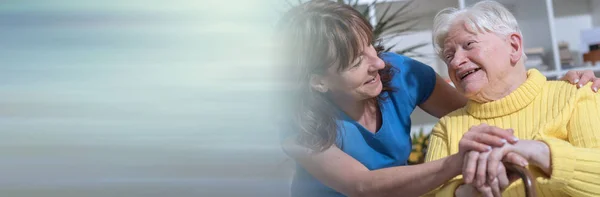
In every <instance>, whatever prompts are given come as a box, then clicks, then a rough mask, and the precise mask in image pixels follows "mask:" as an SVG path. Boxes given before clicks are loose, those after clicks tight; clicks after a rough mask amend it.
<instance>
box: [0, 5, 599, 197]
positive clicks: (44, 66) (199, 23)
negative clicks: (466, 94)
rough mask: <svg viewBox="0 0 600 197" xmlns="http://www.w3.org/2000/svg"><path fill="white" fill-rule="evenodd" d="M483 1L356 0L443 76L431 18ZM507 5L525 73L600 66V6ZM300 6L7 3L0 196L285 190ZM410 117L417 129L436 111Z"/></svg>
mask: <svg viewBox="0 0 600 197" xmlns="http://www.w3.org/2000/svg"><path fill="white" fill-rule="evenodd" d="M302 2H303V1H302ZM475 2H477V1H476V0H417V1H406V0H380V1H377V2H375V1H372V0H358V1H354V0H353V1H352V2H347V3H352V4H353V5H354V6H355V7H356V9H359V10H360V11H364V12H365V15H366V17H368V18H369V21H371V23H372V24H373V25H376V24H377V23H378V22H381V21H384V20H390V21H392V22H401V21H408V22H404V23H403V24H404V25H398V26H393V27H389V29H387V30H385V31H382V32H381V34H380V35H379V36H380V37H381V38H384V39H385V41H384V43H383V44H384V45H385V46H386V47H387V48H388V49H389V50H390V51H394V52H397V53H401V54H404V55H407V56H411V57H414V58H416V59H418V60H419V61H422V62H424V63H426V64H428V65H431V66H432V67H433V68H434V69H435V70H436V71H437V72H438V73H439V74H440V75H442V76H444V77H445V76H447V73H446V70H445V65H443V64H442V63H441V62H440V61H439V60H438V59H437V58H436V56H435V55H434V52H433V48H432V46H431V25H432V20H433V16H434V15H435V13H436V12H437V11H439V10H440V9H443V8H445V7H464V6H468V5H472V4H474V3H475ZM500 2H502V3H503V4H505V5H506V6H507V7H508V8H509V9H511V10H512V11H513V13H514V14H515V16H516V17H517V19H518V20H519V23H520V24H521V27H522V28H523V33H524V40H525V45H526V46H525V47H526V48H528V49H530V50H529V51H528V56H529V57H530V58H531V60H532V61H531V62H529V64H528V65H529V66H530V67H535V68H538V69H540V70H543V71H544V74H546V76H548V77H549V78H556V77H559V76H561V75H563V74H564V73H566V72H567V71H568V70H572V69H592V70H596V71H598V70H600V69H599V68H600V65H599V64H600V62H597V61H599V60H600V57H599V56H598V53H599V51H598V48H599V47H598V44H599V43H600V40H599V39H600V30H599V29H598V28H599V27H600V15H599V14H598V13H600V1H599V0H568V1H567V0H527V1H515V0H502V1H500ZM296 4H298V1H296V0H288V1H286V0H230V1H227V0H219V1H217V0H195V1H184V0H172V1H158V0H103V1H75V0H52V1H41V0H38V1H35V0H4V1H0V196H3V197H4V196H10V197H12V196H27V197H32V196H55V197H68V196H92V197H95V196H287V195H289V182H290V177H291V174H292V168H293V166H294V163H293V161H291V160H290V159H288V158H286V156H285V155H284V154H283V153H282V151H281V149H280V147H279V145H278V137H279V136H278V134H277V133H278V132H279V131H280V130H281V129H282V128H281V127H280V126H279V125H280V124H279V123H280V122H281V121H282V120H283V118H282V114H283V113H281V112H282V109H283V108H284V106H283V104H282V101H281V99H280V98H281V96H280V95H282V94H285V88H284V87H285V83H284V81H283V79H282V77H280V75H279V73H280V71H281V69H280V68H278V67H277V66H276V64H275V63H274V62H275V61H274V58H276V57H274V56H276V55H275V54H276V53H275V52H276V49H275V44H276V43H273V42H272V38H273V36H274V35H275V32H274V31H273V27H274V25H275V23H276V22H277V20H278V18H279V17H280V16H281V14H282V13H283V12H284V11H285V10H286V9H287V8H289V7H290V6H291V5H296ZM387 7H391V8H392V9H393V10H396V11H398V12H400V14H399V15H397V16H394V17H391V18H390V16H389V15H388V16H387V17H386V16H384V15H383V11H382V10H385V9H386V8H387ZM412 121H413V124H414V126H413V134H415V136H416V137H419V138H421V137H423V135H422V134H423V133H425V134H427V133H428V132H429V129H430V128H431V126H433V124H435V122H436V121H437V119H435V118H432V117H430V116H428V115H425V114H424V113H423V112H421V111H417V112H416V113H415V114H414V115H413V117H412ZM416 142H419V143H424V141H423V140H416ZM419 150H421V149H419ZM417 156H418V155H417Z"/></svg>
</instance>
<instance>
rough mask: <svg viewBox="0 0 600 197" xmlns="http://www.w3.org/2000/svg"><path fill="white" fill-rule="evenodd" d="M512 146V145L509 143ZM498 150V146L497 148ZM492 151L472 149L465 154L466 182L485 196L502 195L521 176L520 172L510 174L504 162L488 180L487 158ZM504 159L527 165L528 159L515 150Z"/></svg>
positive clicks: (464, 178) (464, 173)
mask: <svg viewBox="0 0 600 197" xmlns="http://www.w3.org/2000/svg"><path fill="white" fill-rule="evenodd" d="M508 146H510V145H508ZM495 150H498V148H495ZM490 154H491V152H484V153H479V152H476V151H471V152H469V153H467V155H466V156H465V161H464V164H463V180H464V181H465V183H466V184H469V185H471V186H472V187H473V188H476V190H477V191H478V192H479V193H481V195H483V196H495V197H499V196H502V191H504V189H506V188H507V187H508V186H509V185H510V184H511V183H512V182H514V181H515V180H517V179H518V178H519V176H518V174H514V173H511V174H509V173H508V172H507V171H506V168H505V166H504V164H503V163H500V164H499V165H498V168H497V170H496V173H497V176H495V177H492V178H491V179H489V180H486V175H487V173H486V172H487V167H488V166H487V160H488V157H489V155H490ZM503 160H504V161H507V162H510V163H515V164H517V165H526V163H527V160H526V159H525V158H523V157H522V156H520V155H518V154H517V153H514V152H509V153H507V154H506V156H505V157H504V159H503Z"/></svg>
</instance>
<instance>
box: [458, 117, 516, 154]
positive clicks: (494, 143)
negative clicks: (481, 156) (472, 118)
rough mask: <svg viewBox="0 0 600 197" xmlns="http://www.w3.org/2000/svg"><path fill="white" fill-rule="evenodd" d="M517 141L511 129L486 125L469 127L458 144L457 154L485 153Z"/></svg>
mask: <svg viewBox="0 0 600 197" xmlns="http://www.w3.org/2000/svg"><path fill="white" fill-rule="evenodd" d="M517 141H518V139H517V137H515V136H514V135H513V131H512V129H501V128H498V127H494V126H490V125H487V124H485V123H484V124H480V125H477V126H474V127H471V128H470V129H469V131H468V132H467V133H465V134H464V135H463V137H462V138H461V139H460V142H459V143H458V152H459V154H460V155H463V156H464V155H465V154H466V153H467V152H469V151H478V152H487V151H490V150H492V148H493V147H502V146H503V145H504V144H506V142H509V143H511V144H514V143H516V142H517Z"/></svg>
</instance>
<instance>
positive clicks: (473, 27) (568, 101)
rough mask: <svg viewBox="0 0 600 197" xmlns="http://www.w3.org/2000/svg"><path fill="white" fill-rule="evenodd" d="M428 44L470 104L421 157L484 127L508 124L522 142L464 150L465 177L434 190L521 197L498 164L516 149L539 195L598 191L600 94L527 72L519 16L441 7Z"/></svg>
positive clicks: (484, 6)
mask: <svg viewBox="0 0 600 197" xmlns="http://www.w3.org/2000/svg"><path fill="white" fill-rule="evenodd" d="M433 41H434V46H435V48H436V50H437V52H438V54H439V56H440V57H441V58H442V59H443V60H444V61H445V63H446V64H447V66H448V73H449V75H450V78H451V80H452V81H453V82H454V84H455V85H456V88H457V89H458V90H459V92H461V93H462V94H463V95H464V96H465V97H467V98H468V99H469V101H468V102H467V105H466V106H465V107H463V108H461V109H458V110H456V111H454V112H452V113H450V114H448V115H447V116H445V117H443V118H442V119H441V120H440V121H439V123H438V124H437V125H436V126H435V127H434V129H433V131H432V137H431V141H430V148H429V150H428V154H427V159H426V160H427V161H434V160H438V159H440V158H445V157H447V156H450V155H452V154H456V153H458V152H459V140H460V139H461V138H462V137H463V134H464V132H466V131H468V130H469V129H470V128H476V127H478V125H481V124H487V125H492V126H496V127H500V128H505V129H509V128H511V129H513V130H514V135H515V136H517V137H518V138H520V139H521V140H519V141H518V142H517V143H516V144H506V145H504V146H502V147H496V148H493V149H492V150H491V151H486V152H469V153H468V154H467V155H465V158H464V161H465V162H464V163H463V165H464V166H463V176H462V177H461V176H458V177H456V178H454V179H453V180H451V181H449V182H448V183H446V184H445V185H443V186H442V187H441V188H438V189H437V190H435V191H434V192H432V193H431V194H437V195H438V196H454V195H456V196H463V195H466V196H471V195H472V194H473V193H470V192H472V191H475V192H481V193H483V194H484V195H485V196H490V195H493V196H501V195H503V196H524V193H523V191H524V189H523V188H522V187H523V186H522V182H514V183H513V184H510V181H509V180H508V179H507V178H506V175H505V173H504V172H503V171H504V169H503V166H502V164H501V163H500V161H501V160H502V159H503V157H505V156H506V154H509V153H512V154H514V153H517V154H519V155H521V156H523V157H524V158H526V159H527V160H528V161H527V162H524V163H521V165H524V166H525V165H528V164H530V165H528V167H529V169H530V170H531V171H532V172H533V174H534V176H536V177H537V179H536V180H537V188H536V189H537V193H538V194H540V195H542V196H600V127H597V126H596V124H597V123H598V122H600V116H599V114H600V95H598V94H595V93H594V92H593V91H591V90H590V89H589V88H582V89H577V88H576V87H575V86H572V85H570V84H568V83H566V82H563V81H547V80H546V77H544V75H542V74H541V73H540V72H539V71H537V70H535V69H531V70H529V71H527V70H526V69H525V66H524V63H523V62H524V60H525V55H524V53H523V36H522V34H521V32H520V30H519V26H518V25H517V21H516V20H515V18H514V17H513V15H512V14H511V13H510V12H509V11H508V10H507V9H505V8H504V7H503V6H502V5H501V4H499V3H496V2H493V1H484V2H480V3H477V4H475V5H473V7H470V8H466V9H462V10H458V9H446V10H442V11H441V12H440V13H438V15H437V16H436V17H435V22H434V30H433ZM588 86H589V84H588ZM474 126H475V127H474ZM509 184H510V185H509ZM507 186H508V187H507ZM506 187H507V188H506ZM457 188H458V189H457ZM503 189H505V190H504V191H503V192H502V190H503Z"/></svg>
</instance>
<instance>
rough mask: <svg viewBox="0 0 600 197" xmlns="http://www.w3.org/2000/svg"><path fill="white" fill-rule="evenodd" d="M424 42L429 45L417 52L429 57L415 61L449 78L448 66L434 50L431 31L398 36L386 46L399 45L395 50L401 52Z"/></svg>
mask: <svg viewBox="0 0 600 197" xmlns="http://www.w3.org/2000/svg"><path fill="white" fill-rule="evenodd" d="M423 42H426V43H428V44H427V45H426V46H424V47H421V48H419V49H418V50H415V51H416V52H418V53H422V54H426V55H427V57H423V58H414V59H416V60H418V61H420V62H423V63H425V64H427V65H429V66H431V67H432V68H433V69H434V70H435V72H437V73H438V74H439V75H441V76H442V77H446V76H448V69H446V65H445V64H444V63H443V62H441V61H440V60H439V58H438V57H437V56H436V55H435V51H434V50H433V45H432V43H431V30H423V31H418V32H414V33H411V34H409V35H404V36H398V37H395V38H393V39H390V40H389V41H388V43H386V45H388V46H389V45H393V44H397V47H395V48H394V49H393V50H401V49H403V48H406V47H407V46H413V45H416V44H419V43H423Z"/></svg>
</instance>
